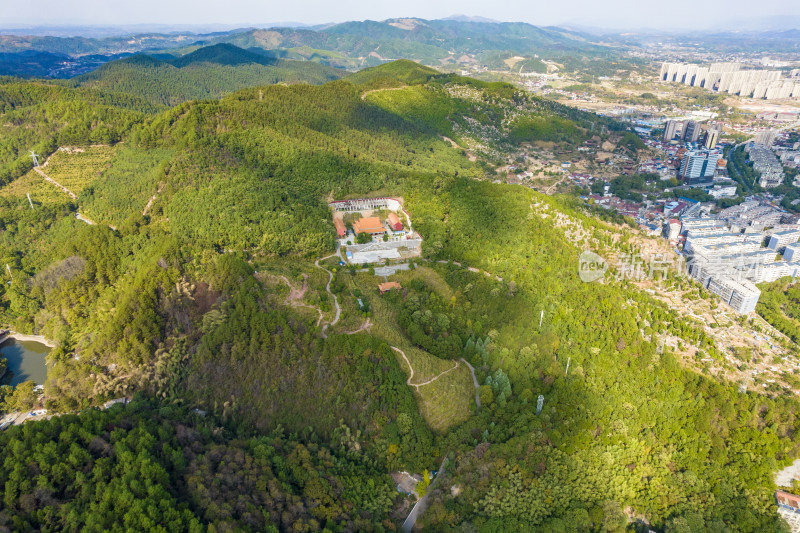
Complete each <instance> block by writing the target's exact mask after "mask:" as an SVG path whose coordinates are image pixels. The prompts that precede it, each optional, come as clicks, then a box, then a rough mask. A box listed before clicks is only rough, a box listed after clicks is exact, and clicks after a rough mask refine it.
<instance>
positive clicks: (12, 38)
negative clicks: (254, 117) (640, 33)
mask: <svg viewBox="0 0 800 533" xmlns="http://www.w3.org/2000/svg"><path fill="white" fill-rule="evenodd" d="M593 40H594V38H593V37H591V36H590V35H588V34H585V33H581V32H574V31H569V30H565V29H562V28H542V27H538V26H533V25H531V24H526V23H521V22H495V21H489V20H487V19H482V18H476V17H466V16H463V15H455V16H453V17H449V18H447V19H442V20H423V19H418V18H398V19H388V20H384V21H369V20H367V21H355V22H345V23H341V24H333V25H327V26H319V27H315V28H308V27H306V28H302V27H280V28H267V29H237V30H231V31H222V32H214V33H206V34H194V33H190V32H174V33H153V32H150V33H136V34H128V35H124V36H120V35H117V36H104V37H56V36H44V35H17V34H14V35H0V53H4V54H7V55H6V56H4V57H3V58H0V74H15V75H20V76H48V77H71V76H74V75H75V74H80V73H82V72H85V70H83V71H80V69H78V70H79V72H75V69H70V68H69V67H70V64H78V63H80V59H79V58H81V57H83V56H86V55H95V56H103V55H105V56H112V55H116V56H117V57H119V55H123V54H133V53H138V52H148V53H154V52H155V53H163V52H167V53H170V54H173V55H175V54H180V55H183V54H186V53H190V52H192V51H194V50H195V49H197V48H200V47H202V46H207V45H213V44H221V43H227V44H233V45H236V46H238V47H240V48H244V49H250V50H255V49H258V50H260V51H264V52H267V53H268V54H270V55H272V56H273V57H276V58H284V59H298V60H310V61H315V62H319V63H323V64H327V65H329V66H333V67H341V68H348V69H352V70H355V69H359V68H363V67H368V66H375V65H379V64H381V63H385V62H386V61H389V60H393V59H412V60H414V61H418V62H420V63H423V64H426V65H430V66H435V67H439V68H443V67H444V68H446V67H447V66H448V65H449V66H451V67H456V66H458V65H486V66H487V67H488V68H493V69H510V68H511V67H512V66H513V67H514V69H519V68H520V67H523V68H525V69H526V70H544V68H545V67H544V65H543V64H542V63H541V61H539V59H541V58H545V59H553V60H556V61H559V62H563V61H567V60H573V61H575V58H578V59H579V60H578V63H576V65H575V66H576V68H578V67H580V66H581V64H580V59H581V58H582V59H587V58H592V59H593V60H594V59H596V58H601V59H602V58H607V59H609V58H612V56H613V57H617V56H618V55H619V50H617V49H614V48H613V47H609V46H607V45H601V44H596V43H594V42H593ZM31 52H42V53H49V54H60V55H63V56H66V58H63V59H62V68H54V66H53V65H52V63H54V62H55V63H57V61H56V60H55V58H50V61H49V63H48V62H47V61H45V58H39V59H38V60H37V61H30V60H29V59H30V57H28V59H25V58H24V57H14V56H11V55H8V54H22V53H26V54H28V56H30V54H31ZM512 58H513V59H512ZM509 59H512V61H511V63H507V62H506V61H507V60H509ZM526 62H527V64H526ZM15 64H16V65H17V66H16V67H12V65H15ZM20 64H22V65H23V66H19V65H20ZM592 66H593V67H595V66H597V65H595V64H594V61H592Z"/></svg>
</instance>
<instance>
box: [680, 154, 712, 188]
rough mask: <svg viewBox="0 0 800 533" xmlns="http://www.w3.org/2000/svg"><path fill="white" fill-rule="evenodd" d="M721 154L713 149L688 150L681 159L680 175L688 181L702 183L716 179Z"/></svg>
mask: <svg viewBox="0 0 800 533" xmlns="http://www.w3.org/2000/svg"><path fill="white" fill-rule="evenodd" d="M719 158H720V154H719V152H717V151H713V150H697V151H691V152H686V154H685V155H684V156H683V160H682V161H681V167H680V170H679V171H678V177H679V178H680V179H682V180H683V181H684V182H686V183H691V184H694V183H700V182H704V181H711V180H713V179H714V172H716V170H717V160H719Z"/></svg>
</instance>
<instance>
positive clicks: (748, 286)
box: [680, 197, 800, 313]
mask: <svg viewBox="0 0 800 533" xmlns="http://www.w3.org/2000/svg"><path fill="white" fill-rule="evenodd" d="M680 233H681V235H684V236H685V242H684V246H683V252H684V254H686V256H687V267H688V271H689V274H690V275H691V276H692V277H693V278H694V279H695V280H697V282H698V283H700V284H701V285H702V286H703V287H705V288H706V289H708V290H709V291H711V292H713V293H714V294H717V295H718V296H719V297H720V299H722V301H724V302H725V303H726V304H728V305H730V306H731V307H732V308H733V309H734V310H736V311H737V312H739V313H749V312H751V311H753V310H754V309H755V305H756V303H757V302H758V299H759V297H760V295H761V292H760V290H759V289H758V288H757V287H756V286H755V283H764V282H771V281H775V280H776V279H779V278H782V277H785V276H792V277H798V276H800V243H798V242H797V241H798V239H800V226H798V224H797V218H796V217H794V216H792V215H789V214H787V213H785V212H782V211H781V210H779V209H778V208H776V207H775V206H774V205H772V204H771V203H770V201H768V200H763V199H758V198H757V197H754V198H751V199H749V200H748V201H746V202H744V203H742V204H740V205H737V206H733V207H730V208H728V209H724V210H722V211H721V212H720V213H717V214H716V215H713V216H711V215H708V214H706V215H699V216H698V215H692V216H685V217H684V218H683V219H682V220H681V231H680ZM765 240H768V241H769V244H770V245H769V247H767V248H765V247H763V242H764V241H765ZM784 247H785V250H783V253H784V255H783V260H782V261H776V259H777V258H779V256H778V252H779V251H780V250H782V249H784Z"/></svg>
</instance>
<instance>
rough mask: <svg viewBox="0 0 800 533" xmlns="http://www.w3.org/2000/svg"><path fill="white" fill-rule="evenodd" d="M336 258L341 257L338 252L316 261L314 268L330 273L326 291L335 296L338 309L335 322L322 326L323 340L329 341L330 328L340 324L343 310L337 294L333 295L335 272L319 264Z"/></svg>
mask: <svg viewBox="0 0 800 533" xmlns="http://www.w3.org/2000/svg"><path fill="white" fill-rule="evenodd" d="M334 256H336V257H338V256H339V254H338V252H337V253H335V254H331V255H329V256H326V257H323V258H321V259H317V260H316V261H314V266H315V267H317V268H319V269H321V270H324V271H325V272H327V273H328V283H327V284H326V285H325V290H326V291H328V294H330V295H331V296H333V305H334V307H335V308H336V315H335V316H334V317H333V320H332V321H330V322H328V323H327V324H324V325H323V326H322V338H323V339H327V338H328V333H327V329H328V326H333V325H335V324H336V323H337V322H339V317H340V316H341V314H342V308H341V307H339V299H338V298H337V297H336V295H335V294H333V293H332V292H331V282H332V281H333V272H331V271H330V270H328V269H327V268H325V267H322V266H319V262H320V261H322V260H325V259H328V258H331V257H334Z"/></svg>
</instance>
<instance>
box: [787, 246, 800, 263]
mask: <svg viewBox="0 0 800 533" xmlns="http://www.w3.org/2000/svg"><path fill="white" fill-rule="evenodd" d="M783 259H784V260H785V261H793V260H794V261H800V244H787V245H786V247H785V248H784V249H783Z"/></svg>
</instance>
